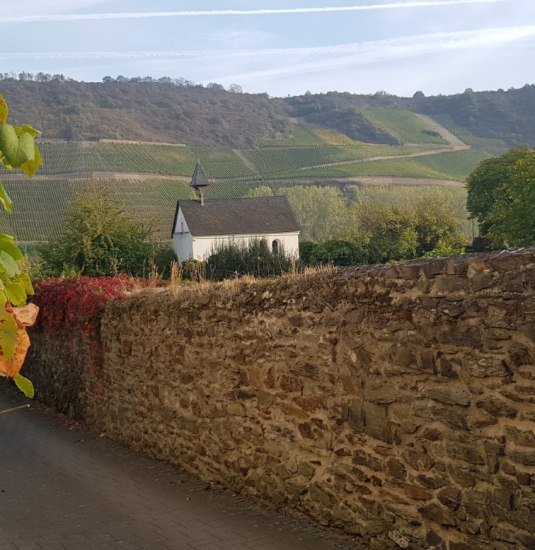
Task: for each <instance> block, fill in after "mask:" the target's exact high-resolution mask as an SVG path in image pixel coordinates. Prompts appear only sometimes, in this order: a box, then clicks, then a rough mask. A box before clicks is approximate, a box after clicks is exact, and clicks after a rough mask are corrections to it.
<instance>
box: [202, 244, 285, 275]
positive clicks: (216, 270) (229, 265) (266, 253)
mask: <svg viewBox="0 0 535 550" xmlns="http://www.w3.org/2000/svg"><path fill="white" fill-rule="evenodd" d="M291 268H292V261H291V259H290V258H289V257H288V256H286V254H285V252H284V250H283V249H280V250H279V251H278V252H277V253H274V252H272V251H271V250H270V249H269V248H268V245H267V242H266V241H265V240H253V241H251V242H249V243H248V244H247V245H242V246H240V245H238V244H236V243H232V242H228V243H224V244H222V245H220V246H219V247H217V248H216V249H215V250H214V251H213V253H212V254H211V255H210V256H209V257H208V259H207V260H206V276H207V278H208V279H211V280H213V281H222V280H223V279H229V278H236V277H242V276H244V275H251V276H253V277H273V276H277V275H282V274H284V273H288V272H289V271H290V270H291Z"/></svg>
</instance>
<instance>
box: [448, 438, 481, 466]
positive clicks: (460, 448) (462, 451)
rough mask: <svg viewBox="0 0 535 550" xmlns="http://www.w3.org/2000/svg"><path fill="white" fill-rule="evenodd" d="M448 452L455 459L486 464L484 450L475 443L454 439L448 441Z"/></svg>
mask: <svg viewBox="0 0 535 550" xmlns="http://www.w3.org/2000/svg"><path fill="white" fill-rule="evenodd" d="M446 453H447V454H448V456H449V457H451V458H453V459H454V460H461V461H463V462H467V463H468V464H480V465H482V464H485V455H484V453H483V450H482V449H480V448H478V447H476V446H475V445H474V446H472V445H464V444H462V443H456V442H454V441H448V442H447V443H446Z"/></svg>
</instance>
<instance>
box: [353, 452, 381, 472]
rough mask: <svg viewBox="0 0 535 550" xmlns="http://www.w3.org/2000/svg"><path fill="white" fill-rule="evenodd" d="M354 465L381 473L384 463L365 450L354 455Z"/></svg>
mask: <svg viewBox="0 0 535 550" xmlns="http://www.w3.org/2000/svg"><path fill="white" fill-rule="evenodd" d="M353 463H354V464H357V465H359V466H366V468H369V469H370V470H373V471H374V472H381V471H382V470H383V462H382V461H381V460H380V459H379V458H377V457H375V456H373V455H371V454H370V453H367V452H366V451H364V450H363V449H357V450H356V451H355V452H354V453H353Z"/></svg>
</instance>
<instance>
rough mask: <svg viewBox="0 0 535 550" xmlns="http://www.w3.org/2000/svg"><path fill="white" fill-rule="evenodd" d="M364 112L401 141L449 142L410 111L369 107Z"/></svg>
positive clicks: (375, 123) (371, 120) (377, 124)
mask: <svg viewBox="0 0 535 550" xmlns="http://www.w3.org/2000/svg"><path fill="white" fill-rule="evenodd" d="M362 114H363V115H364V116H365V117H366V118H367V119H368V120H369V121H370V122H371V123H372V124H374V125H375V126H378V127H379V128H382V129H383V130H385V131H386V132H388V133H389V134H390V135H391V136H393V137H395V138H397V139H398V140H399V141H400V142H401V143H436V144H439V145H440V144H446V143H447V142H446V141H445V140H444V138H442V136H441V135H440V134H439V133H437V132H436V130H435V128H433V127H432V126H430V125H429V124H427V122H425V121H423V120H422V119H420V118H419V117H417V116H416V115H415V114H414V113H411V112H410V111H401V110H395V111H394V110H391V109H367V110H365V111H363V112H362Z"/></svg>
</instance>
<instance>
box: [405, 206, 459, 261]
mask: <svg viewBox="0 0 535 550" xmlns="http://www.w3.org/2000/svg"><path fill="white" fill-rule="evenodd" d="M415 212H416V226H415V229H416V234H417V236H418V237H417V245H416V256H425V255H428V254H434V253H435V251H436V252H437V253H439V254H440V255H442V254H441V253H447V254H451V253H459V252H462V251H463V247H464V245H465V244H466V242H465V241H466V238H465V237H464V236H463V233H462V231H461V227H460V224H459V220H458V219H457V218H456V216H455V214H454V212H453V211H452V209H451V207H450V206H449V205H448V204H447V203H446V202H445V201H444V199H440V198H439V197H437V196H431V197H428V198H425V199H422V200H421V201H420V202H418V203H417V204H416V206H415Z"/></svg>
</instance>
